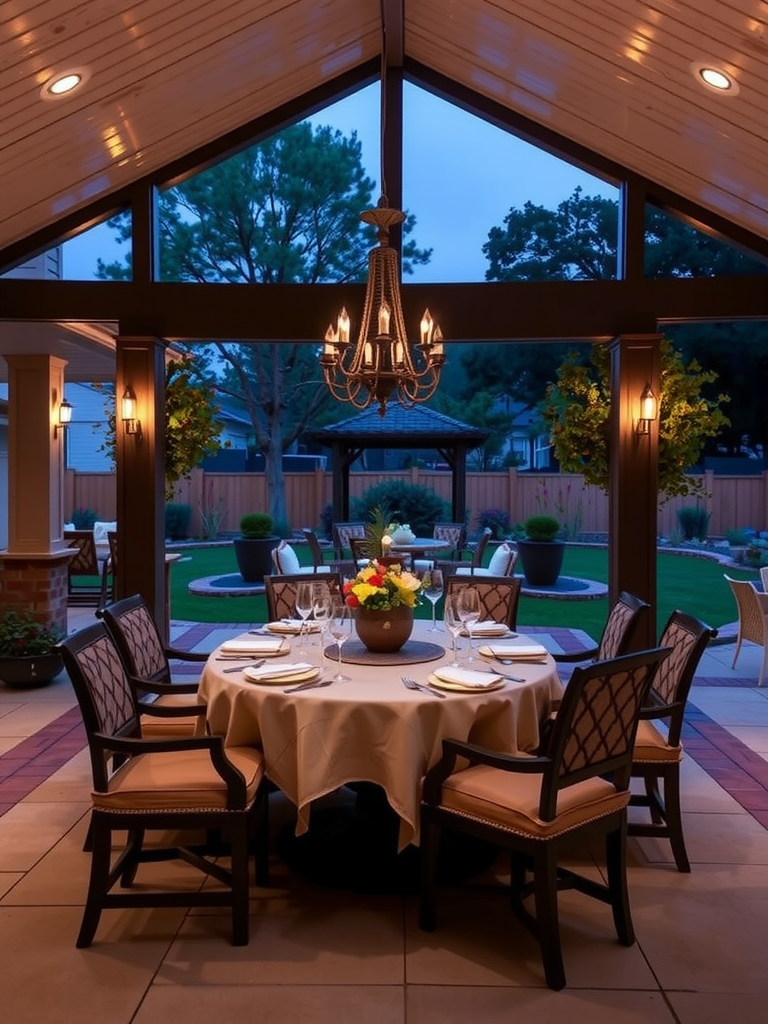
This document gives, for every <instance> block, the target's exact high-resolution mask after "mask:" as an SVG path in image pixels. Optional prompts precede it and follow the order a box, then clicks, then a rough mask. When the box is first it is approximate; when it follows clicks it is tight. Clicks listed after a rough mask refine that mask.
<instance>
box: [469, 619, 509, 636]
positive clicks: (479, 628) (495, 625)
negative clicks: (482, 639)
mask: <svg viewBox="0 0 768 1024" xmlns="http://www.w3.org/2000/svg"><path fill="white" fill-rule="evenodd" d="M469 629H471V631H472V636H506V635H507V633H508V632H509V627H508V626H506V625H505V623H503V622H494V621H493V619H488V620H486V621H484V622H475V623H474V624H473V625H472V626H470V627H469Z"/></svg>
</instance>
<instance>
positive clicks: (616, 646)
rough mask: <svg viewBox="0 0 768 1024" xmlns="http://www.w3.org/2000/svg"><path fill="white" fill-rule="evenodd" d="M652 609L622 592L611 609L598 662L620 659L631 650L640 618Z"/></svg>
mask: <svg viewBox="0 0 768 1024" xmlns="http://www.w3.org/2000/svg"><path fill="white" fill-rule="evenodd" d="M649 608H650V605H648V604H647V603H646V602H645V601H643V600H641V599H640V598H639V597H635V595H634V594H629V593H627V592H626V591H622V592H621V594H619V599H618V601H617V602H616V604H614V606H613V608H612V609H611V614H610V615H609V616H608V621H607V622H606V624H605V629H604V630H603V635H602V637H601V638H600V645H599V647H598V651H597V660H598V661H608V659H610V658H618V657H619V656H620V655H622V654H626V653H627V652H628V651H629V650H631V646H632V640H633V638H634V635H635V630H636V629H637V625H638V621H639V620H640V617H641V616H642V615H643V614H644V613H646V612H647V611H648V610H649Z"/></svg>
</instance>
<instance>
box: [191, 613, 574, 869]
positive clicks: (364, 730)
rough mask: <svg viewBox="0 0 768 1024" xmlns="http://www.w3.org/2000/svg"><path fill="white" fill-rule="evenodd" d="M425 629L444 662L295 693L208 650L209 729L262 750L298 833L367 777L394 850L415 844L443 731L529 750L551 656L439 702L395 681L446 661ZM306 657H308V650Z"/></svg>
mask: <svg viewBox="0 0 768 1024" xmlns="http://www.w3.org/2000/svg"><path fill="white" fill-rule="evenodd" d="M427 626H428V623H426V622H421V621H420V620H417V622H416V624H415V627H414V633H413V637H414V639H422V640H432V641H434V640H437V642H438V643H443V645H444V646H445V647H446V654H445V657H444V658H442V659H440V660H438V661H435V662H427V663H423V664H414V665H410V666H405V667H403V666H397V667H392V668H382V667H381V666H376V667H373V666H367V665H345V666H344V672H345V674H346V675H348V676H350V677H351V678H350V681H349V682H340V683H334V684H333V685H332V686H329V687H326V688H324V689H319V690H306V691H304V692H302V693H294V694H286V693H284V692H283V690H284V688H285V687H286V686H288V685H290V684H288V683H285V684H281V685H279V686H275V685H265V684H254V683H250V682H248V681H246V680H245V678H244V677H243V675H242V674H241V673H240V672H229V673H226V672H224V671H223V669H225V668H231V667H232V662H225V661H216V660H215V657H216V652H215V651H214V652H213V653H212V655H211V658H210V659H209V661H208V662H207V664H206V666H205V670H204V671H203V675H202V679H201V683H200V695H201V697H202V698H203V699H204V700H205V701H206V702H207V704H208V725H209V728H210V730H211V732H214V733H219V734H223V735H224V736H225V737H226V739H225V742H226V744H227V745H228V746H240V745H243V744H257V745H258V746H260V747H261V748H262V749H263V751H264V756H265V764H266V773H267V776H268V778H269V779H271V781H272V782H274V783H275V785H277V786H278V787H279V788H280V789H281V790H283V792H284V793H285V794H286V795H287V796H288V798H289V799H290V800H291V801H292V802H293V803H294V804H295V805H296V807H297V809H298V823H297V828H296V832H297V834H299V835H300V834H301V833H302V832H305V831H306V830H307V827H308V825H309V812H310V805H311V802H312V801H313V800H316V799H317V798H318V797H320V796H323V795H324V794H326V793H330V792H332V791H333V790H335V789H338V788H339V787H340V786H343V785H345V784H346V783H348V782H360V781H367V782H373V783H377V784H378V785H379V786H381V787H382V788H383V789H384V790H385V792H386V794H387V799H388V800H389V803H390V805H391V806H392V808H393V809H394V810H395V811H396V812H397V814H398V815H399V817H400V836H399V844H400V849H402V848H403V847H405V846H407V845H408V844H409V843H411V842H418V820H419V802H420V796H421V780H422V778H423V776H424V773H425V771H426V769H427V768H428V767H430V766H431V765H433V764H435V763H436V761H437V760H438V759H439V758H440V755H441V744H442V740H443V739H444V738H445V737H449V736H450V737H455V738H458V739H463V740H470V741H471V742H474V743H479V744H482V745H484V746H487V747H490V748H492V749H496V750H506V751H509V752H511V753H516V752H518V751H531V750H534V749H535V748H536V746H537V744H538V740H539V722H540V721H541V720H542V718H543V717H544V716H545V715H546V714H547V712H548V711H549V708H550V704H551V701H552V700H553V699H555V698H559V697H560V696H561V694H562V685H561V683H560V679H559V677H558V674H557V670H556V668H555V663H554V661H553V659H552V658H550V657H548V658H547V660H546V663H544V664H519V665H518V664H516V665H514V666H506V667H504V668H502V669H501V670H502V671H504V672H507V673H509V674H511V675H515V676H520V677H524V678H525V680H526V682H525V683H514V682H508V683H507V684H506V685H505V686H504V687H503V688H502V689H500V690H495V691H493V692H485V693H482V692H481V693H447V694H446V697H445V699H444V700H439V699H437V698H435V697H432V696H430V695H429V694H423V693H419V692H414V691H411V690H407V689H406V688H405V687H404V686H403V683H402V681H401V675H402V674H403V673H407V674H408V675H410V676H411V677H412V678H414V679H416V680H417V681H419V682H425V681H426V678H427V676H428V675H429V673H430V672H431V671H432V670H433V669H434V668H435V666H438V665H445V664H447V663H448V662H449V661H450V658H451V654H450V645H449V643H448V642H447V640H448V639H449V638H447V637H445V635H444V634H434V633H427V632H426V628H427ZM294 646H295V641H294ZM294 655H295V651H294V652H293V654H291V655H289V656H288V660H295V658H294ZM312 655H313V656H314V657H315V658H317V657H318V655H319V648H318V647H315V648H313V649H312ZM328 664H329V663H328V662H327V661H326V665H328ZM329 667H330V666H329ZM331 668H332V667H331Z"/></svg>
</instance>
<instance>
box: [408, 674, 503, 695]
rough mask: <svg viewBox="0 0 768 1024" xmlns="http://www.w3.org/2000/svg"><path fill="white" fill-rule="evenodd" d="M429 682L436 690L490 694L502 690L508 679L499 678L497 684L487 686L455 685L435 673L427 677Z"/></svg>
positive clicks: (492, 683)
mask: <svg viewBox="0 0 768 1024" xmlns="http://www.w3.org/2000/svg"><path fill="white" fill-rule="evenodd" d="M427 682H428V683H429V685H430V686H434V688H435V689H436V690H453V691H455V692H456V693H490V692H492V691H493V690H500V689H501V688H502V686H504V684H505V683H506V679H504V678H502V677H501V676H497V678H496V680H495V682H490V683H488V685H487V686H467V684H466V683H454V682H451V680H449V679H440V678H439V677H438V676H436V675H434V673H430V674H429V676H427Z"/></svg>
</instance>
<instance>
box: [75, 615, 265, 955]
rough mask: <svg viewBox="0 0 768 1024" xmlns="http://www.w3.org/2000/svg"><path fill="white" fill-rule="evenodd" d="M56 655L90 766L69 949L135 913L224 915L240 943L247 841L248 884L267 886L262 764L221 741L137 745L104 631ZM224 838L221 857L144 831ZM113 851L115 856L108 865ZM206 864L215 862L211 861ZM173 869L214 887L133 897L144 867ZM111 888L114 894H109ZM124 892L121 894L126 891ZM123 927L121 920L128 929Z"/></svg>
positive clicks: (133, 709)
mask: <svg viewBox="0 0 768 1024" xmlns="http://www.w3.org/2000/svg"><path fill="white" fill-rule="evenodd" d="M61 650H62V655H63V657H64V664H65V667H66V669H67V673H68V675H69V678H70V680H71V682H72V686H73V688H74V691H75V696H76V698H77V702H78V705H79V707H80V712H81V714H82V718H83V724H84V726H85V733H86V739H87V742H88V750H89V753H90V760H91V773H92V781H93V788H92V792H91V822H90V833H91V837H92V852H91V869H90V879H89V883H88V894H87V897H86V901H85V908H84V911H83V917H82V922H81V925H80V931H79V934H78V937H77V943H76V945H77V947H78V948H79V949H84V948H86V947H88V946H90V945H91V943H92V942H93V940H94V938H95V935H96V930H97V928H98V925H99V921H100V918H101V914H102V911H103V910H106V909H109V908H120V909H134V908H140V907H141V908H143V907H229V908H230V911H231V929H232V931H231V936H232V943H233V945H241V946H242V945H247V944H248V939H249V899H248V893H249V883H248V864H249V858H250V847H251V845H252V841H253V844H254V849H255V855H256V869H257V876H256V880H257V884H260V885H263V884H267V882H268V861H267V814H268V805H267V800H266V786H265V781H264V780H265V775H264V763H263V756H262V754H261V752H260V751H259V750H258V749H256V748H255V747H227V748H226V749H225V748H224V741H223V738H222V737H221V736H211V735H205V736H178V737H172V736H165V737H155V738H149V737H145V736H143V735H142V731H141V726H140V709H139V706H138V702H137V698H136V691H135V690H134V688H133V686H132V685H131V681H130V679H129V677H128V674H127V673H126V671H125V667H124V665H123V662H122V659H121V657H120V653H119V651H118V649H117V646H116V645H115V642H114V640H113V639H112V636H111V635H110V633H109V631H108V629H107V627H106V625H105V623H104V622H96V623H95V624H94V625H92V626H88V627H86V628H85V629H83V630H80V631H79V632H77V633H74V634H73V635H72V636H70V637H68V638H67V639H66V640H65V641H63V643H62V645H61ZM150 829H151V830H153V831H154V832H156V833H168V832H171V833H172V839H173V841H174V842H176V841H179V840H181V839H183V838H184V834H185V833H191V838H192V839H193V840H196V839H197V838H199V836H200V834H201V833H205V832H208V833H210V834H216V835H218V834H223V835H226V836H227V839H228V842H229V858H230V863H229V867H226V866H225V865H224V864H223V863H222V851H221V850H220V849H219V848H216V849H215V850H213V851H211V850H209V849H208V848H206V847H205V846H202V847H198V846H194V845H188V846H185V845H167V846H163V845H157V846H156V845H154V844H153V845H152V847H151V848H150V849H145V847H144V835H145V832H146V831H147V830H150ZM113 844H115V845H116V846H117V847H118V848H119V847H120V844H122V847H121V848H120V849H119V853H118V854H117V856H116V858H115V859H114V860H113ZM214 857H215V859H214ZM159 860H180V861H182V862H184V863H186V864H188V865H191V866H192V867H195V868H197V869H199V870H200V871H202V872H203V873H204V874H205V875H207V876H210V877H211V878H213V879H215V880H216V881H217V882H218V883H219V885H217V886H203V887H201V888H199V889H191V888H190V887H189V885H188V883H183V887H182V886H180V887H179V888H177V889H176V888H174V886H173V880H172V879H173V876H172V875H170V876H164V877H163V883H162V888H160V887H150V886H149V883H148V882H147V883H145V884H142V885H141V887H139V888H136V889H134V888H133V884H134V881H135V879H136V875H137V873H138V870H139V867H140V865H141V864H143V863H145V862H154V861H159ZM117 883H119V885H120V891H119V892H113V891H112V890H113V889H114V887H115V885H117ZM127 890H130V891H127ZM127 920H130V918H129V919H127Z"/></svg>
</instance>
